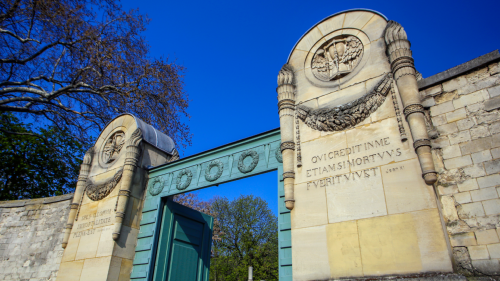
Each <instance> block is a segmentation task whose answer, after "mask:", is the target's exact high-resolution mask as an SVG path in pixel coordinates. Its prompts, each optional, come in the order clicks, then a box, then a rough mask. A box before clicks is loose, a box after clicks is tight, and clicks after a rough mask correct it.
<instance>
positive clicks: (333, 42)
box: [311, 35, 363, 82]
mask: <svg viewBox="0 0 500 281" xmlns="http://www.w3.org/2000/svg"><path fill="white" fill-rule="evenodd" d="M362 56H363V44H362V43H361V40H359V38H358V37H356V36H352V35H339V36H336V37H334V38H332V39H330V40H328V41H326V42H325V43H324V44H323V45H321V46H320V47H319V49H318V50H317V51H316V53H315V54H314V57H313V59H312V63H311V68H312V73H313V74H314V77H316V78H318V79H319V80H321V81H325V82H327V81H332V80H335V79H339V78H341V77H344V76H346V75H347V74H349V73H351V71H352V70H353V69H354V68H355V67H356V66H357V65H358V64H359V62H360V60H361V58H362Z"/></svg>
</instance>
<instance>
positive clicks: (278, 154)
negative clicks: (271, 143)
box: [274, 148, 283, 163]
mask: <svg viewBox="0 0 500 281" xmlns="http://www.w3.org/2000/svg"><path fill="white" fill-rule="evenodd" d="M274 156H275V157H276V160H278V162H280V163H283V156H282V155H281V151H280V150H279V148H277V149H276V152H274Z"/></svg>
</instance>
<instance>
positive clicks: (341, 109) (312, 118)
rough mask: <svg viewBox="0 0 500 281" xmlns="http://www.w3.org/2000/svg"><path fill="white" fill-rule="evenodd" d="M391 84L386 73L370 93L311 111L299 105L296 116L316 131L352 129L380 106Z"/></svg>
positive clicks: (389, 77) (389, 75) (389, 76)
mask: <svg viewBox="0 0 500 281" xmlns="http://www.w3.org/2000/svg"><path fill="white" fill-rule="evenodd" d="M391 82H392V81H391V74H390V73H388V74H386V75H385V76H384V78H382V80H381V81H380V82H379V83H378V84H377V86H375V88H374V89H373V90H372V91H371V92H369V93H367V94H365V95H364V96H362V97H360V98H358V99H356V100H354V101H352V102H349V103H346V104H343V105H340V106H334V107H322V108H318V109H311V108H309V107H307V106H305V105H299V106H297V116H298V118H299V119H300V120H302V121H304V123H305V124H306V125H307V126H308V127H310V128H311V129H314V130H318V131H325V132H332V131H342V130H345V129H347V128H351V127H354V126H356V125H357V124H359V123H361V122H362V121H363V120H365V119H366V118H367V117H368V116H370V114H371V113H373V112H375V111H376V110H377V109H378V108H379V106H380V105H382V103H383V102H384V101H385V98H386V97H387V94H388V93H389V91H390V90H391Z"/></svg>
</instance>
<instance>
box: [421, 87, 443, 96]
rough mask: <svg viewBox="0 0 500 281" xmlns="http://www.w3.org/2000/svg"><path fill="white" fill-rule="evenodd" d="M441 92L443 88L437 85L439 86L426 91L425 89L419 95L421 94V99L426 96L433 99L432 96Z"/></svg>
mask: <svg viewBox="0 0 500 281" xmlns="http://www.w3.org/2000/svg"><path fill="white" fill-rule="evenodd" d="M442 92H443V87H442V86H441V84H439V85H436V86H433V87H430V88H428V89H425V90H424V91H422V92H421V94H422V97H427V96H430V97H433V96H436V95H439V94H441V93H442Z"/></svg>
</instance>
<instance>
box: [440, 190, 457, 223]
mask: <svg viewBox="0 0 500 281" xmlns="http://www.w3.org/2000/svg"><path fill="white" fill-rule="evenodd" d="M441 206H442V211H443V218H444V220H445V222H447V223H448V222H452V221H456V220H458V215H457V209H456V208H455V200H453V198H452V197H450V196H442V197H441Z"/></svg>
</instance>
